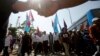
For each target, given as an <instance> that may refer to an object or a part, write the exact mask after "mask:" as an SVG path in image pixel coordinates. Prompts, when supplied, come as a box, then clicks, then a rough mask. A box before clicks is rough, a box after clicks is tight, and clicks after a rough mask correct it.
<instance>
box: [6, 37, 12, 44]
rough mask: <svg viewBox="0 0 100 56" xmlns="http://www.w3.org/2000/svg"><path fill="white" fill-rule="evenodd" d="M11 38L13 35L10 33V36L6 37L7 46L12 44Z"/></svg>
mask: <svg viewBox="0 0 100 56" xmlns="http://www.w3.org/2000/svg"><path fill="white" fill-rule="evenodd" d="M11 40H12V35H8V36H7V37H6V38H5V46H10V42H11Z"/></svg>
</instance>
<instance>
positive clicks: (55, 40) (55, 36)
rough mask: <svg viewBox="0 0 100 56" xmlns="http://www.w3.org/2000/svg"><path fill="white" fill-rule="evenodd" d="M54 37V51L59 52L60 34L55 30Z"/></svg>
mask: <svg viewBox="0 0 100 56" xmlns="http://www.w3.org/2000/svg"><path fill="white" fill-rule="evenodd" d="M53 37H54V51H55V52H59V51H60V44H59V41H58V40H59V35H58V33H57V32H55V33H54V34H53Z"/></svg>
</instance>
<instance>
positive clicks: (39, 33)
mask: <svg viewBox="0 0 100 56" xmlns="http://www.w3.org/2000/svg"><path fill="white" fill-rule="evenodd" d="M36 34H37V35H38V36H39V37H41V32H40V29H39V27H37V33H36Z"/></svg>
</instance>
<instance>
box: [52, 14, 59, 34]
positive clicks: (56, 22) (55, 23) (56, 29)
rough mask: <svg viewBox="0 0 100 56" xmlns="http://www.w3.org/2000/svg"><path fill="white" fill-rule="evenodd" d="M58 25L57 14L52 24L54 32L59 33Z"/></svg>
mask: <svg viewBox="0 0 100 56" xmlns="http://www.w3.org/2000/svg"><path fill="white" fill-rule="evenodd" d="M58 23H59V21H58V16H57V14H56V16H55V20H54V24H53V28H54V32H57V33H58V32H59V31H58V27H57V24H58Z"/></svg>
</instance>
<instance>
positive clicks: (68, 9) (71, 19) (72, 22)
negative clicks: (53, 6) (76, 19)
mask: <svg viewBox="0 0 100 56" xmlns="http://www.w3.org/2000/svg"><path fill="white" fill-rule="evenodd" d="M68 12H69V17H70V21H71V24H72V23H73V22H72V17H71V13H70V9H68Z"/></svg>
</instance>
